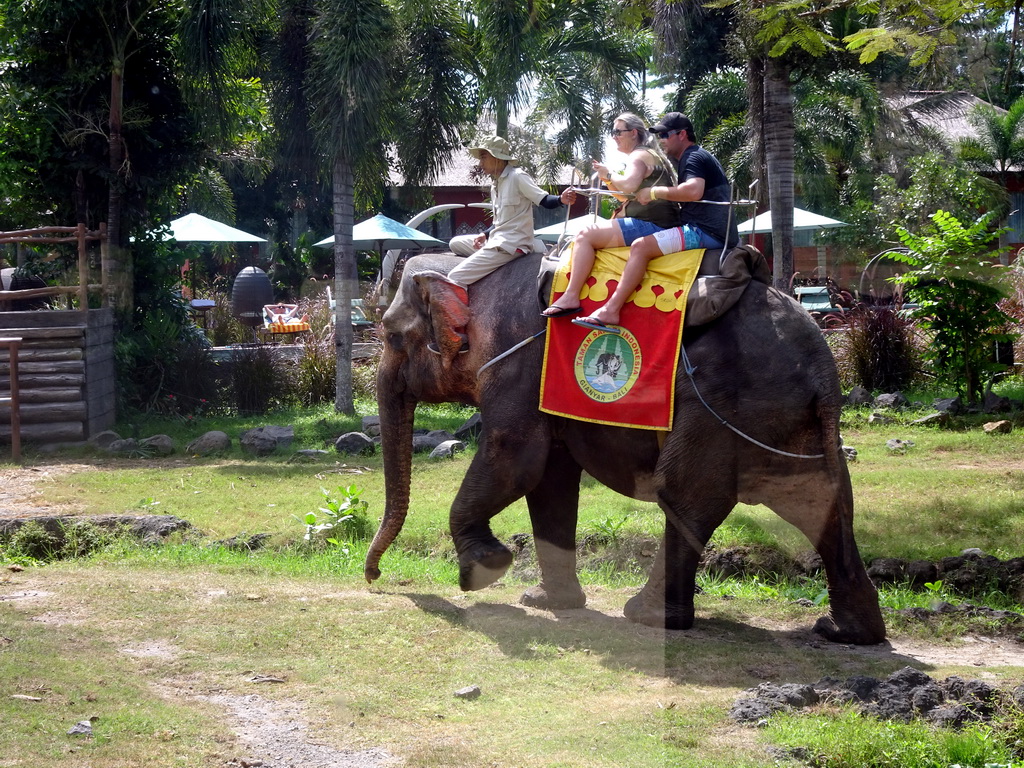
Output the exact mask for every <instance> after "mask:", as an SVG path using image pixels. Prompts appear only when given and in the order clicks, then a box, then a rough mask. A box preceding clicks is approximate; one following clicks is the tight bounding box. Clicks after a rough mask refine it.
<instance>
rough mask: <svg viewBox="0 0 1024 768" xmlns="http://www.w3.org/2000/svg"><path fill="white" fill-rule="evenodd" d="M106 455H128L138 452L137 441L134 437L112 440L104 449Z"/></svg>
mask: <svg viewBox="0 0 1024 768" xmlns="http://www.w3.org/2000/svg"><path fill="white" fill-rule="evenodd" d="M105 450H106V451H107V452H108V453H119V454H129V453H138V452H139V441H138V440H136V439H135V438H134V437H126V438H124V439H123V440H112V441H110V443H108V444H107V447H106V449H105Z"/></svg>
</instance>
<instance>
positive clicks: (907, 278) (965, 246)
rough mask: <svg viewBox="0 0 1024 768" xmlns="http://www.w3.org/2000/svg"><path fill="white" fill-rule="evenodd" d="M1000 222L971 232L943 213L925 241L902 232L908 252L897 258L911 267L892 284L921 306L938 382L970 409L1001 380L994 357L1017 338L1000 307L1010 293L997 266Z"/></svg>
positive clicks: (978, 224)
mask: <svg viewBox="0 0 1024 768" xmlns="http://www.w3.org/2000/svg"><path fill="white" fill-rule="evenodd" d="M994 218H995V215H994V214H992V213H990V214H986V215H985V216H982V217H980V218H979V219H978V220H977V221H975V222H974V223H973V224H971V225H969V226H964V225H963V224H962V223H961V222H960V221H959V220H958V219H957V218H956V217H955V216H953V215H952V214H950V213H947V212H946V211H936V212H935V213H934V214H932V216H931V219H932V226H931V227H930V228H928V229H926V231H925V232H924V233H922V234H914V233H911V232H908V231H907V230H906V229H903V228H902V227H897V233H898V234H899V237H900V240H901V241H902V242H903V244H904V245H905V246H906V247H907V249H908V251H907V253H893V254H892V258H894V259H896V260H897V261H901V262H904V263H905V264H907V265H909V267H910V269H909V271H907V272H906V273H905V274H903V275H899V276H897V277H894V278H893V282H896V283H900V284H902V285H904V286H906V292H907V297H908V298H910V299H911V300H912V301H915V302H916V303H917V304H918V305H919V306H918V308H917V309H916V310H915V313H914V316H915V318H917V319H918V322H919V324H920V325H921V327H922V328H924V329H925V330H926V331H928V332H930V334H931V343H930V344H929V345H928V346H927V347H926V348H925V352H924V356H925V359H926V360H928V361H929V362H931V364H932V372H933V373H934V374H935V376H936V378H937V380H938V381H939V382H940V383H942V384H946V385H948V386H950V387H952V388H953V389H954V390H955V391H956V393H957V394H958V395H960V396H961V397H963V398H964V399H966V400H967V402H969V403H976V402H978V401H979V400H980V399H981V396H982V394H983V391H984V388H985V386H986V385H988V384H990V383H991V381H992V378H993V377H994V375H995V374H997V373H1000V372H1003V371H1004V370H1005V366H1004V365H1002V364H1000V363H998V362H996V361H995V360H994V356H993V355H994V350H995V346H996V344H998V343H1005V342H1008V341H1010V340H1011V338H1012V337H1010V336H1008V335H1007V334H1006V333H1005V332H1004V329H1005V327H1006V324H1007V321H1008V320H1009V318H1008V317H1007V316H1006V315H1005V314H1004V313H1003V311H1002V310H1001V309H1000V308H999V306H998V302H999V300H1000V299H1002V298H1003V297H1004V296H1005V295H1006V288H1005V287H1004V285H1003V284H1002V281H1003V278H1004V277H1005V274H1003V273H1002V267H1000V266H999V264H998V263H997V261H996V257H998V255H999V254H1000V253H1001V249H999V248H998V245H997V243H998V237H999V232H998V231H993V230H992V229H991V228H990V225H991V223H992V221H993V220H994ZM993 245H995V246H996V247H992V246H993Z"/></svg>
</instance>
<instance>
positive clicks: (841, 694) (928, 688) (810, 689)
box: [729, 667, 1024, 728]
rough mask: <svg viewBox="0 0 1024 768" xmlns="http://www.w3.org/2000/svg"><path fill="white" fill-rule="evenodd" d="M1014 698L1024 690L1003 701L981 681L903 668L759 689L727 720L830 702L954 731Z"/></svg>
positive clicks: (743, 699) (992, 713)
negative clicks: (878, 674)
mask: <svg viewBox="0 0 1024 768" xmlns="http://www.w3.org/2000/svg"><path fill="white" fill-rule="evenodd" d="M1019 698H1024V686H1018V687H1017V688H1016V689H1014V691H1013V692H1012V693H1010V694H1009V695H1005V694H1003V693H1002V692H1001V691H999V690H998V689H996V688H994V687H993V686H991V685H989V684H988V683H986V682H984V681H981V680H970V681H967V680H963V679H962V678H959V677H957V676H955V675H954V676H950V677H948V678H946V680H945V681H943V682H941V683H940V682H936V681H935V680H933V679H932V678H931V677H929V676H928V675H926V674H925V673H924V672H921V671H920V670H917V669H914V668H913V667H904V668H903V669H900V670H898V671H896V672H894V673H893V674H891V675H890V676H889V677H888V678H886V679H885V680H878V679H876V678H873V677H867V676H864V675H857V676H854V677H851V678H848V679H847V680H846V681H845V682H841V681H839V680H837V679H835V678H831V677H824V678H822V679H821V680H819V681H818V682H817V683H815V684H814V685H813V686H808V685H803V684H798V683H784V684H781V685H777V684H775V683H761V684H760V685H758V686H757V687H756V688H752V689H749V690H747V691H744V694H743V696H742V697H741V698H739V699H738V700H737V701H736V703H735V704H734V706H733V708H732V710H731V711H730V713H729V715H730V717H732V719H733V720H735V721H736V722H739V723H747V724H759V723H760V722H761V721H762V720H764V719H765V718H767V717H770V716H771V715H773V714H775V713H776V712H782V711H791V710H794V709H802V708H804V707H809V706H813V705H814V704H816V703H818V702H819V701H830V702H840V703H850V704H855V705H857V706H858V707H859V709H860V711H861V714H863V715H868V716H872V717H877V718H881V719H883V720H895V721H899V722H910V721H911V720H913V719H914V718H915V717H923V718H925V719H926V720H928V721H929V722H932V723H935V724H937V725H943V726H947V727H953V728H958V727H961V726H963V725H965V724H966V723H969V722H978V721H984V720H987V719H989V718H992V717H993V716H995V715H996V714H997V713H998V712H999V709H1000V707H1002V706H1003V705H1004V704H1005V703H1007V702H1013V701H1016V700H1017V699H1019ZM1011 706H1013V705H1012V704H1011Z"/></svg>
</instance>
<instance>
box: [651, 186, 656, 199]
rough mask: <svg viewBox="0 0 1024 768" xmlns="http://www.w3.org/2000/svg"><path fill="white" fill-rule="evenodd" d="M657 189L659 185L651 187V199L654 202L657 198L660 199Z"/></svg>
mask: <svg viewBox="0 0 1024 768" xmlns="http://www.w3.org/2000/svg"><path fill="white" fill-rule="evenodd" d="M655 189H657V187H651V201H652V202H653V201H654V200H657V199H658V196H657V195H656V194H655V193H654V190H655Z"/></svg>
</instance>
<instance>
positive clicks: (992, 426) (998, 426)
mask: <svg viewBox="0 0 1024 768" xmlns="http://www.w3.org/2000/svg"><path fill="white" fill-rule="evenodd" d="M982 429H984V430H985V432H986V433H987V434H990V435H1008V434H1010V433H1011V432H1013V423H1012V422H1010V421H1007V420H1006V419H1001V420H999V421H990V422H988V423H987V424H986V425H985V426H984V427H982Z"/></svg>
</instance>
